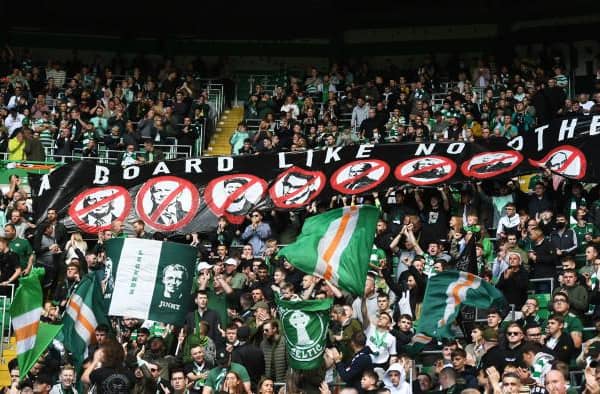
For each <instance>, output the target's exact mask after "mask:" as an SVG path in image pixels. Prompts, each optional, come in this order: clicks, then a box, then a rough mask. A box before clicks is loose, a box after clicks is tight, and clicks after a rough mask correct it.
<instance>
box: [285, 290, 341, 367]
mask: <svg viewBox="0 0 600 394" xmlns="http://www.w3.org/2000/svg"><path fill="white" fill-rule="evenodd" d="M275 303H276V304H277V308H278V310H279V315H280V317H281V325H282V327H283V335H284V336H285V341H286V345H287V350H288V363H289V366H290V367H291V368H293V369H302V370H306V369H313V368H318V367H319V366H320V365H321V362H322V361H323V352H324V351H325V342H326V339H327V329H328V327H329V310H330V309H331V306H332V305H333V299H332V298H327V299H324V300H307V301H286V300H282V299H280V298H279V297H277V296H276V297H275Z"/></svg>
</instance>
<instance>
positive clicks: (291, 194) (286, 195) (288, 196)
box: [281, 176, 318, 201]
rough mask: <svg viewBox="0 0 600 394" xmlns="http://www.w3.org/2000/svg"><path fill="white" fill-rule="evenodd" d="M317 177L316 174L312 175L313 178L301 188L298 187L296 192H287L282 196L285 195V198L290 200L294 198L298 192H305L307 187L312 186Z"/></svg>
mask: <svg viewBox="0 0 600 394" xmlns="http://www.w3.org/2000/svg"><path fill="white" fill-rule="evenodd" d="M317 178H318V177H316V176H315V177H312V179H311V180H309V181H308V182H307V183H306V185H304V186H302V187H301V188H300V189H298V190H296V191H294V192H292V193H290V194H285V195H283V196H281V198H283V197H285V200H288V201H289V200H291V199H292V198H294V197H296V196H297V195H298V194H300V193H301V192H303V191H304V189H306V188H308V187H310V186H311V185H313V184H314V183H315V182H316V181H317Z"/></svg>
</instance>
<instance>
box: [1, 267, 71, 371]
mask: <svg viewBox="0 0 600 394" xmlns="http://www.w3.org/2000/svg"><path fill="white" fill-rule="evenodd" d="M43 276H44V269H43V268H34V269H32V270H31V273H30V274H29V275H27V276H24V277H22V278H21V279H20V281H19V282H20V284H19V287H18V289H17V292H16V293H15V299H14V301H13V303H12V305H11V307H10V316H11V318H12V325H13V328H14V330H15V336H16V337H17V363H18V364H19V373H20V375H21V378H24V377H25V376H26V375H27V373H28V372H29V370H30V369H31V367H32V366H33V364H35V363H36V362H37V360H38V358H40V356H41V355H42V353H43V352H44V351H45V350H46V348H47V347H48V345H49V344H50V342H52V340H53V339H54V337H55V336H56V334H58V332H59V331H60V329H61V328H62V326H61V325H50V324H45V323H41V322H40V317H41V316H42V299H43V296H42V285H41V284H40V280H41V278H42V277H43Z"/></svg>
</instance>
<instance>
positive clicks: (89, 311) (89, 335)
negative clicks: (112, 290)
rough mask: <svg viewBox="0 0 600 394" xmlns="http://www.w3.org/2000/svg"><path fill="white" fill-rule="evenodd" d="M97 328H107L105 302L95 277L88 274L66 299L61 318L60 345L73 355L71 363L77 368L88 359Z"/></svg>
mask: <svg viewBox="0 0 600 394" xmlns="http://www.w3.org/2000/svg"><path fill="white" fill-rule="evenodd" d="M100 324H105V325H108V326H109V327H110V325H109V322H108V316H107V315H106V302H105V301H104V297H103V296H102V291H101V289H100V284H99V283H98V281H97V279H96V276H95V275H93V274H88V275H86V276H84V277H83V278H81V281H80V282H79V284H78V285H77V288H76V289H75V291H74V292H73V294H72V295H71V298H69V302H67V307H66V310H65V314H64V317H63V331H62V337H63V343H64V344H65V348H67V349H68V350H69V351H70V352H71V353H72V354H73V361H74V362H75V365H76V366H77V367H78V368H79V367H80V366H81V364H82V363H83V360H85V358H86V357H87V356H88V354H87V347H88V345H89V344H91V343H92V341H93V340H96V338H95V337H94V331H95V330H96V327H98V325H100ZM90 356H91V354H90Z"/></svg>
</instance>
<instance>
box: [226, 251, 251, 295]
mask: <svg viewBox="0 0 600 394" xmlns="http://www.w3.org/2000/svg"><path fill="white" fill-rule="evenodd" d="M238 265H239V263H238V261H237V259H234V258H233V257H230V258H228V259H227V260H225V275H226V276H227V278H231V280H230V281H228V282H229V285H230V286H231V288H232V289H234V290H241V289H243V288H244V285H245V283H246V275H244V274H243V273H241V272H239V271H238V270H237V267H238Z"/></svg>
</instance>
